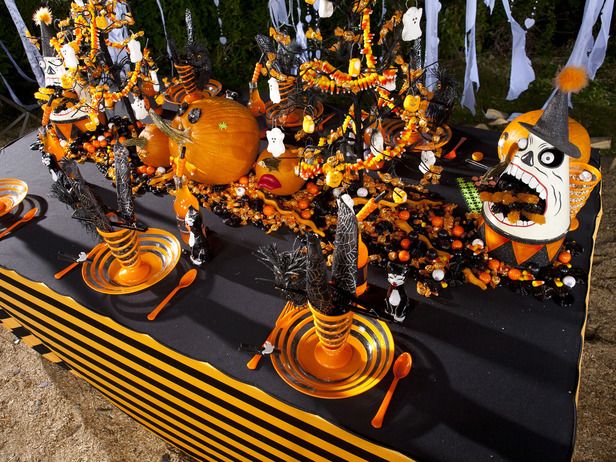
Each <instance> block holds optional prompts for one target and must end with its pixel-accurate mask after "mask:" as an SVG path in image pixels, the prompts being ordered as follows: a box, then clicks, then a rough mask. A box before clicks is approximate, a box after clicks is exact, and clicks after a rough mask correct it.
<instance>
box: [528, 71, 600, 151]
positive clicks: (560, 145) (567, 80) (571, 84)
mask: <svg viewBox="0 0 616 462" xmlns="http://www.w3.org/2000/svg"><path fill="white" fill-rule="evenodd" d="M555 84H556V93H555V94H554V96H553V97H552V99H551V100H550V101H549V102H548V104H547V107H546V108H545V110H544V111H543V114H541V117H540V118H539V120H538V121H537V123H536V124H535V125H531V124H529V123H526V122H520V125H522V126H523V127H524V128H526V129H527V130H528V131H529V132H531V133H532V134H534V135H537V136H538V137H539V138H541V139H542V140H544V141H547V142H548V143H550V144H551V145H552V146H554V147H555V148H557V149H559V150H561V151H562V152H564V153H565V154H567V155H568V156H569V157H573V158H575V159H579V158H580V157H581V153H580V150H579V148H578V147H577V146H576V145H574V144H573V143H571V142H569V94H570V93H578V92H580V91H581V90H582V89H583V88H584V87H586V85H587V84H588V76H587V74H586V70H585V69H584V68H581V67H573V66H569V67H565V68H564V69H563V70H562V71H560V73H559V74H558V76H557V77H556V80H555Z"/></svg>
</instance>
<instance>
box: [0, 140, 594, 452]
mask: <svg viewBox="0 0 616 462" xmlns="http://www.w3.org/2000/svg"><path fill="white" fill-rule="evenodd" d="M469 133H470V134H472V135H473V136H474V137H475V140H474V141H473V142H472V143H470V142H469V143H466V144H465V145H464V146H463V148H462V149H461V150H459V154H458V158H457V159H456V160H454V161H451V162H449V165H447V167H448V171H449V173H448V174H446V175H445V176H444V178H443V180H444V183H448V184H450V185H451V186H450V187H442V188H439V192H441V193H442V194H443V195H444V196H445V197H446V198H447V199H448V200H454V201H456V202H458V203H460V204H462V203H463V201H462V197H461V195H460V193H459V191H458V189H457V188H456V187H455V182H454V181H453V179H454V177H455V175H459V174H464V173H468V174H472V173H474V174H477V173H478V172H477V171H473V170H469V168H468V167H467V166H466V164H465V163H464V158H468V157H469V153H470V152H473V151H474V150H477V149H480V150H482V151H483V152H485V153H486V154H488V156H487V158H486V163H490V162H492V163H494V162H495V154H494V153H495V146H496V141H497V135H496V134H494V133H490V132H484V131H476V130H470V131H469ZM33 140H34V135H33V134H31V135H28V136H26V137H24V138H23V139H21V140H19V141H17V142H16V143H14V144H13V145H11V146H9V147H7V148H6V149H5V150H4V151H3V152H2V154H1V155H0V178H1V177H16V178H21V179H23V180H25V181H26V182H27V183H28V185H29V188H30V194H29V196H28V199H27V200H26V203H25V205H24V206H22V207H20V208H19V210H17V211H16V213H21V212H23V209H24V208H28V207H31V206H33V205H36V206H38V207H39V208H40V209H41V210H42V213H41V218H39V219H38V220H36V221H34V222H32V223H30V224H28V225H27V226H24V227H23V228H21V229H20V230H19V231H18V232H16V233H15V234H12V235H10V236H9V237H7V238H5V239H3V240H1V241H0V264H1V265H2V266H4V267H6V268H8V269H13V270H15V271H17V272H19V273H20V274H22V275H24V276H26V277H27V278H30V279H32V280H34V281H40V282H44V283H45V284H47V285H48V286H49V287H50V288H52V289H53V290H55V291H56V292H58V293H60V294H65V295H69V296H71V297H73V298H74V299H75V300H77V301H78V302H80V303H81V304H83V305H85V306H88V307H91V308H92V310H94V311H96V312H99V313H101V314H104V315H108V316H110V317H112V318H113V319H115V320H116V321H118V322H120V323H121V324H123V325H125V326H127V327H129V328H131V329H134V330H135V331H139V332H144V333H148V334H150V335H151V336H153V337H154V338H155V339H157V340H158V341H160V342H161V343H163V344H165V345H168V346H169V347H171V348H173V349H175V350H177V351H179V352H181V353H182V354H185V355H187V356H190V357H193V358H196V359H200V360H205V361H207V362H209V363H211V364H212V365H214V366H215V367H216V368H218V369H219V370H221V371H223V372H224V373H226V374H228V375H230V376H232V377H234V378H237V379H239V380H241V381H244V382H247V383H251V384H254V385H256V386H257V387H259V388H261V389H262V390H264V391H266V392H267V393H270V394H272V395H274V396H276V397H278V398H279V399H282V400H285V401H287V402H289V403H291V404H292V405H294V406H297V407H299V408H301V409H304V410H307V411H309V412H313V413H315V414H319V415H321V416H322V417H323V418H325V419H327V420H330V421H331V422H333V423H336V424H338V425H341V426H343V427H345V428H347V429H349V430H351V431H353V432H356V433H357V434H358V435H360V436H362V437H364V438H367V439H370V440H373V441H375V442H378V443H380V444H382V445H384V446H388V447H391V448H392V449H396V450H398V451H400V452H402V453H404V454H407V455H409V456H411V457H413V458H416V459H418V460H439V461H444V460H447V461H456V460H460V461H468V460H473V461H482V460H489V461H494V460H523V461H533V460H536V461H546V460H555V461H557V460H558V461H560V460H569V459H570V458H571V454H572V447H573V441H574V437H575V419H576V391H577V385H578V381H579V376H578V375H579V372H578V361H579V358H580V354H581V348H582V343H583V332H582V331H583V325H584V321H585V314H586V295H587V286H585V285H582V284H578V286H577V287H576V288H575V289H574V295H575V298H576V303H575V305H574V306H573V307H572V308H561V307H560V306H558V305H556V304H555V303H553V302H547V303H545V304H542V303H540V302H538V301H537V300H535V299H534V298H532V297H523V296H519V295H516V294H514V293H513V292H510V291H509V290H507V289H504V288H501V289H497V290H488V291H481V290H480V289H478V288H477V287H474V286H471V285H467V286H464V287H462V288H454V289H448V290H445V291H443V293H442V295H441V296H440V297H439V298H435V299H424V298H422V297H419V296H418V295H417V294H416V293H415V290H414V282H413V281H409V282H408V287H407V291H408V293H409V294H410V295H411V296H412V297H413V298H414V299H415V300H416V302H417V305H416V308H415V309H414V310H413V311H412V312H411V313H410V314H409V316H408V318H407V324H406V326H404V327H402V326H397V325H392V326H391V329H392V332H393V335H394V339H395V342H396V350H397V353H399V352H400V351H409V352H411V354H412V356H413V368H412V371H411V374H410V375H409V377H408V378H407V379H405V380H403V381H402V382H400V384H399V386H398V390H397V392H396V395H395V397H394V399H393V402H392V405H391V406H390V409H389V412H388V414H387V417H386V421H385V424H384V426H383V428H382V429H381V430H375V429H373V428H372V427H371V426H370V420H371V418H372V416H373V415H374V413H375V412H376V410H377V408H378V406H379V403H380V401H381V399H382V397H383V395H384V393H385V390H386V389H387V387H388V386H389V383H390V381H391V378H392V376H391V374H388V375H387V376H386V378H385V379H384V380H383V381H382V382H381V383H380V384H379V385H378V386H377V387H375V388H373V389H372V390H370V391H369V392H367V393H364V394H362V395H360V396H357V397H353V398H347V399H342V400H320V399H316V398H312V397H309V396H305V395H303V394H300V393H299V392H297V391H295V390H294V389H292V388H290V387H289V386H287V385H286V384H285V383H284V382H283V381H282V380H281V379H280V378H279V377H278V375H277V374H276V372H275V371H274V369H273V367H272V366H271V363H270V362H269V361H268V360H264V361H262V363H261V367H260V368H259V370H257V371H250V370H248V369H247V368H246V367H245V364H246V361H247V360H248V359H249V356H248V355H247V354H246V353H241V352H238V351H237V347H238V345H239V344H240V343H241V342H244V343H251V344H260V343H261V342H262V341H263V339H264V338H265V337H266V335H267V333H268V332H269V331H270V329H271V328H272V326H273V324H274V320H275V318H276V316H277V315H278V313H279V312H280V310H281V308H282V307H283V305H284V302H283V301H282V300H281V299H280V298H279V297H278V296H277V295H276V293H275V291H274V290H273V289H272V287H271V284H268V283H266V282H260V281H258V278H270V274H268V271H267V269H266V268H265V267H263V266H262V265H260V264H259V263H258V262H257V261H256V259H255V257H254V256H253V255H252V252H253V251H254V250H255V249H256V248H257V247H258V246H259V245H262V244H264V243H267V242H271V241H272V240H278V241H285V243H284V244H283V245H288V244H287V243H288V242H291V241H292V240H293V236H291V235H288V234H287V235H283V234H281V235H278V236H266V235H265V234H263V233H262V232H261V231H259V230H257V229H255V228H253V227H250V226H248V227H243V228H237V229H233V228H228V227H226V226H225V225H223V224H222V222H221V221H220V219H218V218H217V217H215V216H213V215H211V214H206V217H205V221H206V225H207V226H208V227H209V228H210V229H212V230H213V231H215V233H216V241H217V244H216V256H215V258H214V259H213V260H212V262H211V263H209V264H208V265H207V266H206V268H205V269H204V271H201V272H200V275H199V279H198V281H197V283H195V284H194V285H193V286H192V287H191V288H190V289H189V290H185V291H182V292H180V293H179V294H178V295H177V296H176V298H175V299H174V301H173V302H172V304H171V305H170V306H169V307H168V308H167V309H166V310H165V311H164V312H163V313H162V314H161V315H160V316H159V318H158V319H157V321H156V322H149V321H147V320H146V318H145V315H146V314H147V313H148V312H149V311H150V310H151V309H152V308H153V307H154V306H156V304H157V303H158V302H159V301H160V300H161V298H162V297H163V296H164V295H165V294H166V293H168V291H169V290H170V289H171V288H172V287H174V286H175V285H176V284H177V282H178V280H179V277H180V275H181V274H182V273H183V272H184V271H185V270H186V269H187V268H188V266H189V265H188V263H187V262H186V261H185V260H183V261H182V262H181V263H180V265H179V266H178V268H177V269H176V270H175V271H174V272H173V273H172V274H171V275H170V276H169V277H168V278H167V279H166V280H164V281H163V282H161V283H159V284H158V285H156V286H155V287H153V288H152V289H151V290H148V291H145V292H143V293H139V294H133V295H125V296H107V295H102V294H98V293H96V292H93V291H91V290H89V289H88V288H87V286H86V285H85V283H84V282H83V280H82V278H81V274H80V272H79V271H74V272H73V273H71V274H70V275H69V276H67V277H66V278H64V279H62V280H60V281H56V280H54V279H53V274H54V273H55V272H57V271H58V270H59V269H61V268H62V267H63V266H64V265H65V263H64V262H60V261H58V260H57V257H56V253H57V251H58V250H62V251H64V252H66V253H73V254H77V253H78V252H79V251H81V250H86V251H87V250H88V249H90V248H91V247H92V245H93V244H94V240H93V238H92V237H91V236H89V235H88V234H87V233H86V232H85V231H84V230H83V228H82V227H81V225H80V224H79V222H77V221H76V220H73V219H71V218H70V215H71V211H69V210H67V209H66V207H65V206H64V205H63V204H61V203H58V202H57V201H55V200H53V199H51V198H50V197H49V186H50V183H51V179H50V177H49V174H48V172H47V169H46V168H45V167H44V166H43V165H42V164H41V162H40V154H39V153H38V152H32V151H30V150H29V145H30V143H31V142H32V141H33ZM490 156H491V158H490ZM595 157H596V156H595ZM594 160H595V161H596V158H595V159H594ZM412 162H413V161H411V164H412ZM415 163H417V162H415ZM82 172H83V174H84V176H85V177H86V178H87V179H88V181H90V182H92V183H94V184H96V185H99V186H101V189H100V190H99V191H98V192H99V193H101V195H102V197H103V198H104V200H105V201H106V202H107V204H109V205H112V204H114V203H115V195H114V193H113V191H112V187H111V185H110V184H109V183H108V182H107V181H106V180H104V179H103V178H102V175H101V174H100V173H99V172H98V171H97V169H96V168H95V166H94V165H93V164H87V165H84V166H83V167H82ZM597 189H598V188H597ZM171 204H172V198H171V197H169V196H167V197H162V198H161V197H156V196H154V195H152V194H148V195H145V196H143V197H140V198H138V200H137V214H138V216H139V217H140V219H141V220H142V221H144V222H146V223H147V224H148V225H149V226H151V227H157V228H164V229H167V230H170V231H173V232H176V233H177V229H176V227H175V219H174V217H173V212H172V207H171ZM599 210H600V196H599V192H598V191H595V192H594V193H593V195H592V197H591V199H590V200H589V201H588V204H587V205H586V207H585V208H584V209H583V211H582V212H581V214H580V216H579V218H580V222H581V226H580V229H579V230H578V231H576V232H575V233H573V234H572V235H571V237H572V238H574V239H576V240H577V241H578V242H579V243H580V244H581V245H582V246H583V247H584V249H585V250H584V253H583V254H582V255H580V256H578V257H575V261H574V263H575V264H576V266H579V267H582V268H583V269H585V270H588V269H589V267H590V264H591V253H592V248H593V233H594V230H595V218H596V216H597V214H598V213H599ZM11 219H12V218H11V217H8V218H5V219H4V220H3V221H2V223H4V224H6V223H7V222H10V220H11ZM370 280H371V282H372V283H375V284H378V285H384V277H383V275H382V274H378V273H375V272H374V273H371V275H370Z"/></svg>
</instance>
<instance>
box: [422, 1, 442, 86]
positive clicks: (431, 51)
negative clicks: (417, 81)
mask: <svg viewBox="0 0 616 462" xmlns="http://www.w3.org/2000/svg"><path fill="white" fill-rule="evenodd" d="M425 8H426V51H425V54H424V66H430V65H433V64H437V65H438V45H439V38H438V14H439V12H440V11H441V2H439V0H426V5H425ZM435 82H436V75H434V73H433V72H430V71H428V73H427V74H426V86H427V87H428V88H430V89H432V86H433V85H434V83H435Z"/></svg>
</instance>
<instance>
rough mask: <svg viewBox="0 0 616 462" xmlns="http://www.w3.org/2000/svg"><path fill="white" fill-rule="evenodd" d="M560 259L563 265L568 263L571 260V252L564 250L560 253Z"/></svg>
mask: <svg viewBox="0 0 616 462" xmlns="http://www.w3.org/2000/svg"><path fill="white" fill-rule="evenodd" d="M558 261H559V262H561V263H562V264H563V265H566V264H568V263H569V262H570V261H571V252H569V251H568V250H565V251H564V252H561V253H559V254H558Z"/></svg>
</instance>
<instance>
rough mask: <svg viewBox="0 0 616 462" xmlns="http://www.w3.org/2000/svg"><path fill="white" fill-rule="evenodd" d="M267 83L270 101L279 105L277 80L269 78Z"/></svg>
mask: <svg viewBox="0 0 616 462" xmlns="http://www.w3.org/2000/svg"><path fill="white" fill-rule="evenodd" d="M267 83H268V84H269V92H270V100H271V101H272V103H274V104H278V103H280V100H281V98H280V85H278V80H276V79H275V78H274V77H271V78H270V79H269V80H268V81H267Z"/></svg>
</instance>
